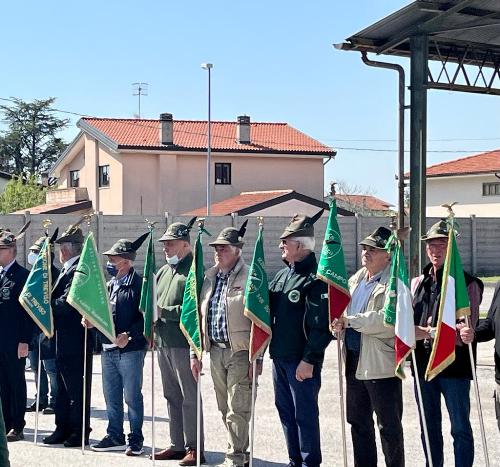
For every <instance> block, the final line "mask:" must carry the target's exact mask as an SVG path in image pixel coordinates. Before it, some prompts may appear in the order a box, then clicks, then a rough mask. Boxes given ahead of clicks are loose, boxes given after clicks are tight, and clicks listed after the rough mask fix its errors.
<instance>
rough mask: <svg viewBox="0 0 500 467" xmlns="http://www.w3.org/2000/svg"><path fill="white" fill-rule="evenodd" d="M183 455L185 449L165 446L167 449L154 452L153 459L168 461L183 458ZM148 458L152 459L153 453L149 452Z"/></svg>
mask: <svg viewBox="0 0 500 467" xmlns="http://www.w3.org/2000/svg"><path fill="white" fill-rule="evenodd" d="M185 455H186V451H174V450H173V449H170V448H167V449H163V450H162V451H158V452H155V460H158V461H170V460H177V461H180V460H181V459H184V457H185ZM149 458H150V459H153V455H152V454H150V456H149ZM195 465H196V463H195Z"/></svg>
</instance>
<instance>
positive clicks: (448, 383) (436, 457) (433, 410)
mask: <svg viewBox="0 0 500 467" xmlns="http://www.w3.org/2000/svg"><path fill="white" fill-rule="evenodd" d="M415 383H416V382H415ZM420 386H421V389H422V401H423V406H424V413H425V420H426V422H427V431H428V434H429V444H430V448H431V455H432V464H433V466H434V467H442V466H443V465H444V455H443V433H442V429H441V428H442V427H441V420H442V417H441V395H443V397H444V401H445V404H446V408H447V409H448V415H449V417H450V424H451V435H452V436H453V450H454V454H455V467H471V466H472V464H473V463H474V438H473V436H472V427H471V425H470V419H469V416H470V398H469V391H470V380H468V379H464V378H443V377H440V376H437V377H436V378H434V379H433V380H432V381H429V382H425V381H423V379H420ZM415 395H416V396H417V399H418V393H417V391H416V388H415ZM419 414H420V410H419ZM420 427H422V418H420ZM421 438H422V445H423V447H424V452H425V456H426V458H427V451H426V450H425V438H424V432H423V429H421ZM448 464H449V462H448V463H447V465H448ZM427 465H429V463H428V462H427Z"/></svg>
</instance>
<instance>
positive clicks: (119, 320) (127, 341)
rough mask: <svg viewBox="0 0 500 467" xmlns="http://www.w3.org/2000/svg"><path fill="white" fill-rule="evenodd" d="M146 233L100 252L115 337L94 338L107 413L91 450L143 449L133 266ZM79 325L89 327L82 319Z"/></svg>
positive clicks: (142, 346)
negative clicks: (99, 348)
mask: <svg viewBox="0 0 500 467" xmlns="http://www.w3.org/2000/svg"><path fill="white" fill-rule="evenodd" d="M148 235H149V233H147V234H145V235H143V236H141V237H139V238H138V239H137V240H136V241H135V242H131V241H130V240H127V239H121V240H118V241H117V242H116V243H115V244H114V245H113V246H112V247H111V249H110V250H108V251H106V252H105V253H104V254H105V255H106V256H107V257H108V263H107V265H106V269H107V271H108V273H109V274H110V276H111V280H110V281H109V282H108V293H109V301H110V303H111V310H112V313H113V322H114V325H115V331H116V339H115V340H114V341H113V342H111V341H110V340H109V339H108V338H107V337H105V336H104V334H102V333H101V332H99V331H97V337H98V339H99V341H100V342H101V344H102V353H101V366H102V388H103V391H104V400H105V401H106V411H107V413H108V428H107V430H106V431H107V435H106V436H105V437H104V438H103V439H102V440H101V441H99V443H97V444H93V445H92V446H91V449H92V450H93V451H98V452H101V451H125V454H126V455H127V456H139V455H141V454H142V453H143V448H142V445H143V442H144V436H143V434H142V424H143V421H144V401H143V398H142V373H143V367H144V357H145V355H146V347H147V342H146V339H145V338H144V334H143V332H144V317H143V314H142V313H141V311H140V310H139V301H140V299H141V286H142V277H141V276H139V274H137V273H136V272H135V270H134V267H133V263H134V260H135V258H136V255H137V250H138V248H139V247H140V246H141V245H142V243H143V242H144V240H145V239H146V237H147V236H148ZM82 323H83V325H84V326H87V327H92V325H91V324H90V323H89V322H88V321H87V320H85V319H83V320H82ZM124 397H125V402H126V403H127V406H128V420H129V423H130V434H129V435H128V443H127V444H128V445H127V444H125V434H124V433H123V398H124Z"/></svg>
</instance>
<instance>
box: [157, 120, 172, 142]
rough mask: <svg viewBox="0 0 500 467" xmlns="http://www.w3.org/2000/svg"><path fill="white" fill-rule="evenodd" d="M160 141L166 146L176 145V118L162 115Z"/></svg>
mask: <svg viewBox="0 0 500 467" xmlns="http://www.w3.org/2000/svg"><path fill="white" fill-rule="evenodd" d="M160 141H161V144H164V145H166V146H168V145H172V144H174V118H173V117H172V114H168V113H165V114H160Z"/></svg>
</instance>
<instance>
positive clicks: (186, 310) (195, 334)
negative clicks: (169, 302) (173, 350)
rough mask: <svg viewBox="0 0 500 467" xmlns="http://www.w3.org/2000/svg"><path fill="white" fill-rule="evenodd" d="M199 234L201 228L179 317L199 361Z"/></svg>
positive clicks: (201, 278) (200, 249) (201, 275)
mask: <svg viewBox="0 0 500 467" xmlns="http://www.w3.org/2000/svg"><path fill="white" fill-rule="evenodd" d="M201 234H202V228H200V230H199V232H198V236H197V237H196V244H195V246H194V252H193V262H192V263H191V268H190V269H189V273H188V276H187V279H186V288H185V289H184V299H183V301H182V311H181V317H180V327H181V331H182V332H183V334H184V335H185V336H186V339H187V340H188V342H189V345H190V347H191V349H192V350H193V351H194V352H195V354H196V356H197V357H198V359H199V360H201V355H202V352H203V345H202V341H201V320H200V292H201V286H202V285H203V276H204V268H203V249H202V246H201Z"/></svg>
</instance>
